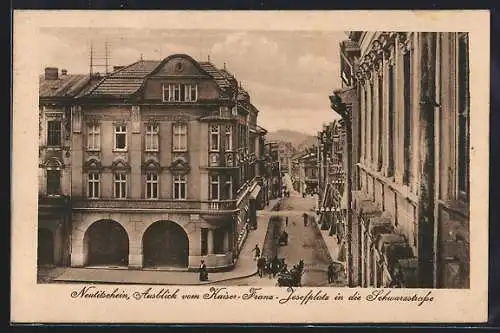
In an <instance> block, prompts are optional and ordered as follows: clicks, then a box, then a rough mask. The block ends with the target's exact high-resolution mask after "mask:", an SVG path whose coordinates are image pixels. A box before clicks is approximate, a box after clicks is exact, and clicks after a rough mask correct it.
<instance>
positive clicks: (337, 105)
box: [329, 91, 354, 287]
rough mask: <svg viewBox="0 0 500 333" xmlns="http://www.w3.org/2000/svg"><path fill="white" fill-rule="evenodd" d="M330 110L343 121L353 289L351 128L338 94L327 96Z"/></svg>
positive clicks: (349, 276) (348, 274)
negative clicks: (345, 144) (345, 142)
mask: <svg viewBox="0 0 500 333" xmlns="http://www.w3.org/2000/svg"><path fill="white" fill-rule="evenodd" d="M329 98H330V103H331V108H332V109H333V110H334V111H335V112H337V113H338V114H339V115H340V116H341V117H342V119H343V121H344V125H345V131H346V141H347V228H346V229H347V230H346V238H347V241H346V246H347V249H346V252H347V253H346V254H347V282H348V285H349V286H350V287H353V286H354V285H353V284H354V283H353V282H354V281H353V277H354V274H353V262H352V210H351V202H352V179H351V178H352V162H351V161H352V128H351V115H350V114H349V112H348V110H347V105H346V104H345V103H344V102H343V101H342V98H341V97H340V96H339V95H338V92H336V91H335V92H334V93H333V95H332V96H329Z"/></svg>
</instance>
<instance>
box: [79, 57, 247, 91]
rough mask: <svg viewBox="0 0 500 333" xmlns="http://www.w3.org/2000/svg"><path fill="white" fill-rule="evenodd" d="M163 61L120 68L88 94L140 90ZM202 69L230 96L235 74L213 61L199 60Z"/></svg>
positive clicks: (103, 79) (143, 62)
mask: <svg viewBox="0 0 500 333" xmlns="http://www.w3.org/2000/svg"><path fill="white" fill-rule="evenodd" d="M162 63H163V61H160V60H139V61H137V62H135V63H133V64H131V65H128V66H126V67H123V68H121V69H118V70H116V71H114V72H112V73H111V74H109V75H107V76H105V77H104V78H102V79H101V81H100V82H99V84H97V85H96V86H95V87H94V89H92V90H91V91H89V93H88V94H87V96H91V97H102V96H111V97H125V96H130V95H133V94H135V93H137V92H138V91H139V89H140V88H141V87H142V85H143V84H144V82H145V80H146V78H147V77H148V76H149V75H151V74H152V73H153V72H154V71H155V70H156V69H157V68H158V67H159V66H160V65H161V64H162ZM198 64H199V65H200V67H201V69H202V70H203V71H205V72H206V73H207V74H208V75H209V76H210V77H212V79H213V80H214V81H215V82H216V84H217V86H218V87H219V88H220V90H221V91H222V92H223V94H224V96H225V97H230V96H229V94H228V93H229V92H230V91H231V89H232V88H233V87H235V86H236V85H237V84H238V83H237V81H236V79H235V78H234V76H233V75H232V74H231V73H229V72H228V71H227V70H225V69H219V68H217V67H216V66H215V65H214V64H212V63H211V62H198Z"/></svg>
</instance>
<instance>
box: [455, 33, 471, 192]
mask: <svg viewBox="0 0 500 333" xmlns="http://www.w3.org/2000/svg"><path fill="white" fill-rule="evenodd" d="M457 88H458V190H459V194H460V196H461V197H462V198H465V199H468V198H469V158H470V157H469V145H470V144H469V114H470V104H469V103H470V101H469V41H468V36H467V34H462V35H461V36H459V40H458V87H457Z"/></svg>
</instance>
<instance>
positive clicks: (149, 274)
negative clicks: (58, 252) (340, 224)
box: [53, 199, 279, 285]
mask: <svg viewBox="0 0 500 333" xmlns="http://www.w3.org/2000/svg"><path fill="white" fill-rule="evenodd" d="M278 201H279V199H274V200H270V202H269V206H268V207H266V208H265V209H264V210H263V211H267V210H271V209H272V207H273V206H274V205H275V204H276V203H277V202H278ZM268 220H269V218H268V217H266V216H261V217H257V229H256V230H251V231H250V232H249V233H248V236H247V239H246V240H245V243H244V244H243V247H242V249H241V251H240V255H239V257H238V261H237V262H236V265H235V267H234V269H232V270H231V271H228V272H216V273H209V276H208V278H209V280H208V281H203V282H201V281H199V277H198V272H172V271H170V272H169V271H158V270H130V269H126V268H124V269H105V268H74V267H68V268H64V269H63V273H62V274H60V275H59V276H58V277H56V278H54V279H53V281H54V282H73V283H121V284H156V285H158V284H160V285H162V284H164V285H206V284H212V283H215V282H223V281H229V280H235V279H241V278H246V277H250V276H253V275H255V274H257V267H256V266H257V265H256V262H255V261H254V260H253V257H254V252H252V250H253V248H254V247H255V244H258V245H259V247H260V248H262V246H263V244H264V238H265V236H266V232H267V223H268ZM59 269H60V268H59Z"/></svg>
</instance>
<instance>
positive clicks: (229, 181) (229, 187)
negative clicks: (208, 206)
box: [224, 176, 233, 200]
mask: <svg viewBox="0 0 500 333" xmlns="http://www.w3.org/2000/svg"><path fill="white" fill-rule="evenodd" d="M224 199H226V200H232V199H233V176H227V178H226V182H225V183H224Z"/></svg>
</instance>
